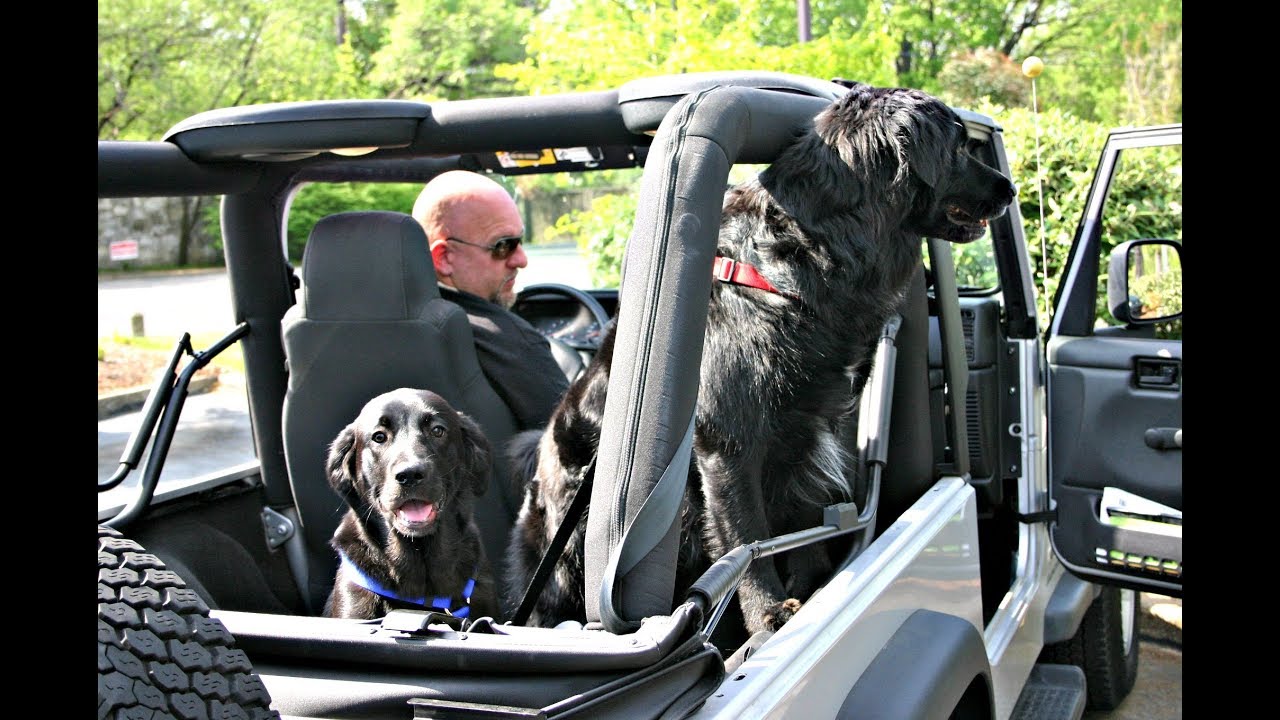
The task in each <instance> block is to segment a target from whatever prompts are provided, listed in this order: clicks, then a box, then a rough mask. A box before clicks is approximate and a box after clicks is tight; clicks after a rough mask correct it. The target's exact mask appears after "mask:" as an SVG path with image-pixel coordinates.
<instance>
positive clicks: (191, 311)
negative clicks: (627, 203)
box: [98, 253, 1182, 720]
mask: <svg viewBox="0 0 1280 720" xmlns="http://www.w3.org/2000/svg"><path fill="white" fill-rule="evenodd" d="M532 264H533V265H534V266H535V267H537V268H538V272H536V273H535V272H534V271H532V270H526V271H525V272H522V273H521V276H520V281H519V284H520V285H521V286H523V285H527V284H532V283H537V282H560V283H566V284H575V285H577V286H579V287H583V286H586V285H588V282H587V280H586V273H585V270H584V269H583V268H582V267H581V265H580V263H579V262H578V261H577V260H576V258H574V257H572V256H571V255H569V254H564V253H561V254H560V255H559V256H550V257H547V258H545V261H544V258H539V259H538V260H536V261H535V262H534V263H532ZM137 312H141V313H143V316H144V323H145V326H146V332H147V334H148V335H162V336H163V335H171V336H174V337H177V336H179V335H181V334H182V333H183V332H190V333H192V334H193V335H194V334H197V333H204V332H225V331H229V330H230V329H231V328H232V327H233V326H234V325H233V320H234V317H233V314H232V312H231V306H230V295H229V286H228V283H227V276H226V273H225V272H224V271H202V272H194V273H188V274H172V275H170V274H167V275H144V276H133V277H127V278H107V279H104V278H99V280H98V334H99V336H100V337H104V336H105V337H109V336H110V335H111V334H112V333H119V334H122V335H126V334H129V332H130V327H131V317H132V315H133V314H134V313H137ZM181 418H182V419H181V421H180V423H179V427H178V432H177V433H176V434H175V436H174V442H173V445H172V446H171V447H170V452H169V455H168V458H167V460H166V461H165V464H164V466H163V472H162V473H161V476H160V479H161V488H162V489H163V488H165V487H173V486H176V485H178V484H198V483H200V482H202V481H203V480H204V479H206V478H207V477H208V476H209V475H210V474H212V475H215V476H216V475H218V474H219V473H220V472H221V471H223V470H225V469H226V468H230V467H236V466H239V465H241V464H243V463H252V462H253V461H254V454H253V443H252V439H251V437H250V435H249V415H248V406H247V403H246V400H245V395H244V388H243V387H242V386H241V385H239V384H237V383H236V382H234V381H232V382H220V383H219V386H218V387H216V388H215V389H214V391H213V392H209V393H206V394H200V395H191V396H189V397H188V398H187V400H186V405H185V406H184V409H183V413H182V416H181ZM139 419H140V418H139V416H138V415H137V414H136V413H134V414H126V415H121V416H117V417H114V418H110V419H107V420H102V421H99V422H98V479H99V482H101V481H102V480H105V479H107V478H109V477H111V476H112V474H113V473H114V472H116V470H117V468H118V467H119V460H120V456H121V453H122V452H123V449H124V447H125V444H126V442H127V441H128V439H129V436H130V434H131V433H132V432H133V430H134V429H135V428H136V427H137V425H138V423H139ZM143 457H144V462H143V466H142V467H140V468H139V469H137V470H134V471H133V472H131V473H130V475H129V476H128V477H127V478H126V480H125V482H124V483H122V485H121V486H120V487H119V488H117V489H116V490H114V491H112V492H111V493H103V494H101V495H100V497H99V509H100V510H101V509H102V508H104V507H118V506H120V505H122V504H123V503H124V502H127V500H128V498H129V497H131V491H132V487H133V486H135V485H136V484H137V482H138V481H139V480H140V479H141V477H142V475H143V473H144V472H145V471H146V467H145V459H146V455H144V456H143ZM1141 605H1142V612H1141V614H1140V620H1139V628H1138V632H1139V641H1140V646H1139V652H1140V658H1139V662H1138V679H1137V683H1136V684H1135V686H1134V689H1133V692H1132V693H1130V695H1129V697H1128V698H1126V699H1125V701H1124V702H1123V703H1122V704H1121V705H1120V707H1118V708H1116V709H1115V710H1111V711H1106V712H1102V711H1094V712H1087V713H1085V715H1084V720H1176V719H1179V718H1181V717H1182V601H1181V600H1179V599H1173V598H1167V597H1164V596H1161V595H1151V594H1146V593H1144V594H1142V595H1141Z"/></svg>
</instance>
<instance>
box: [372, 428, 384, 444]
mask: <svg viewBox="0 0 1280 720" xmlns="http://www.w3.org/2000/svg"><path fill="white" fill-rule="evenodd" d="M373 441H374V442H376V443H384V442H386V441H387V434H386V433H385V432H383V431H381V430H375V431H374V432H373Z"/></svg>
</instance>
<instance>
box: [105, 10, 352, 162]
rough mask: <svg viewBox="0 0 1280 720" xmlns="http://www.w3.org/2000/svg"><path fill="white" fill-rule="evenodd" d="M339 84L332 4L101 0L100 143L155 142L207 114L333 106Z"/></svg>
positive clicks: (346, 79) (345, 82)
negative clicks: (277, 105) (305, 104)
mask: <svg viewBox="0 0 1280 720" xmlns="http://www.w3.org/2000/svg"><path fill="white" fill-rule="evenodd" d="M355 85H358V83H357V82H356V81H355V79H354V78H353V77H351V75H350V73H347V74H345V75H344V74H343V73H342V72H341V68H340V63H339V52H338V45H337V43H336V36H335V31H334V4H333V2H332V0H102V1H101V2H99V3H98V138H99V139H109V140H156V139H159V138H160V137H161V136H162V135H163V134H164V132H165V131H166V130H168V129H169V128H170V127H172V126H173V125H174V124H176V123H177V122H178V121H180V120H182V119H184V118H186V117H188V116H190V115H194V114H196V113H198V112H203V111H205V110H212V109H214V108H219V107H227V106H232V105H244V104H250V103H259V102H278V101H283V100H296V99H301V98H329V97H335V96H336V94H337V93H343V94H347V93H350V92H352V91H353V90H355V87H354V86H355Z"/></svg>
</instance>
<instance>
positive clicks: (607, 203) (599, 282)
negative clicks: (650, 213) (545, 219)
mask: <svg viewBox="0 0 1280 720" xmlns="http://www.w3.org/2000/svg"><path fill="white" fill-rule="evenodd" d="M635 214H636V194H635V193H633V192H628V193H619V194H616V195H603V196H601V197H598V198H596V199H595V200H592V201H591V209H590V210H587V211H581V210H575V211H573V212H570V213H568V214H566V215H563V216H561V217H560V219H559V220H557V221H556V224H555V225H553V226H552V227H550V228H547V239H548V240H552V239H556V238H561V237H569V238H573V239H574V241H575V242H576V243H577V245H578V249H579V250H581V251H582V254H583V256H584V257H586V258H587V270H588V272H589V273H590V274H591V283H592V287H618V286H619V285H620V284H621V282H622V259H623V256H624V255H625V254H626V249H627V240H629V239H630V237H631V227H632V225H633V223H634V220H635Z"/></svg>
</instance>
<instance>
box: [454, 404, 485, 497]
mask: <svg viewBox="0 0 1280 720" xmlns="http://www.w3.org/2000/svg"><path fill="white" fill-rule="evenodd" d="M458 424H459V426H460V427H461V429H462V469H463V472H465V473H467V474H468V475H469V476H470V478H469V479H470V481H471V490H472V492H474V493H475V495H476V497H480V496H481V495H484V494H485V492H486V491H487V490H488V489H489V475H490V474H491V473H492V464H491V463H490V460H491V455H492V451H491V449H490V447H489V438H487V437H486V436H485V434H484V431H483V430H481V429H480V425H478V424H477V423H476V421H475V420H472V419H471V417H470V416H469V415H466V414H465V413H461V412H460V413H458Z"/></svg>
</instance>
